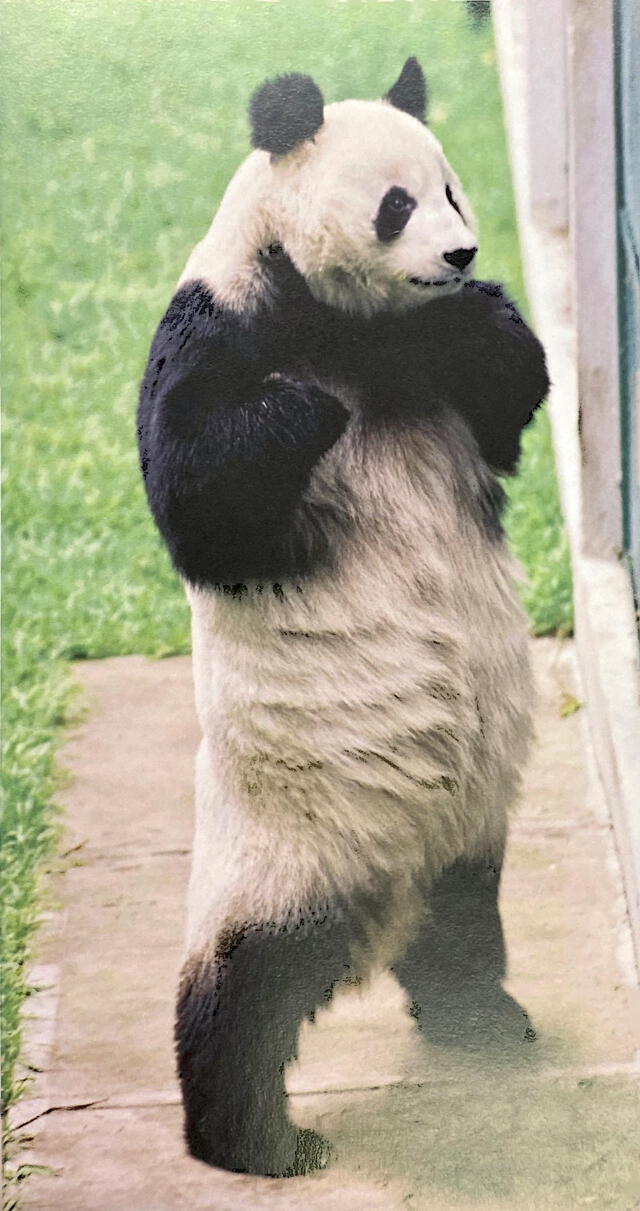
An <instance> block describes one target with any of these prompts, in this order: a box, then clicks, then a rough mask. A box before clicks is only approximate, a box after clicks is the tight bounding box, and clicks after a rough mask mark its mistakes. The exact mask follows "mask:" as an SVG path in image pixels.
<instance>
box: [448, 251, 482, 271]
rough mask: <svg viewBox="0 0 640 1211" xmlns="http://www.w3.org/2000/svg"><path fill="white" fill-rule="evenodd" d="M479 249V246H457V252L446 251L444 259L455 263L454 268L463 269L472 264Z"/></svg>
mask: <svg viewBox="0 0 640 1211" xmlns="http://www.w3.org/2000/svg"><path fill="white" fill-rule="evenodd" d="M477 251H478V249H477V248H456V249H455V252H445V253H444V259H445V261H446V262H447V264H448V265H453V267H454V269H459V270H460V271H462V270H463V269H466V268H467V265H470V264H471V262H472V260H473V258H474V256H475V255H476V252H477Z"/></svg>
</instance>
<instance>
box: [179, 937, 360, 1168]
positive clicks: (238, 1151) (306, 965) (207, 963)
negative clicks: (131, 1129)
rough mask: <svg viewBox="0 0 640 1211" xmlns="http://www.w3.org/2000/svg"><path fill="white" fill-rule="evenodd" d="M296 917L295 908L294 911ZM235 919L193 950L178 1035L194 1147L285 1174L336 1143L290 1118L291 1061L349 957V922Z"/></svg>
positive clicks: (312, 1163) (209, 1158)
mask: <svg viewBox="0 0 640 1211" xmlns="http://www.w3.org/2000/svg"><path fill="white" fill-rule="evenodd" d="M290 920H291V918H290ZM296 920H299V921H300V923H299V924H297V925H296V926H295V927H294V926H293V925H291V924H287V925H286V926H282V927H278V926H277V925H274V924H273V923H272V922H270V923H265V924H262V925H259V924H254V925H247V924H243V925H238V926H236V927H234V926H231V927H227V928H226V929H225V930H224V931H223V933H222V934H220V935H219V936H218V941H217V943H216V945H215V947H214V948H213V949H212V951H211V953H199V954H195V953H194V954H192V955H191V956H190V957H189V958H188V959H187V962H186V963H185V965H184V968H183V973H182V979H181V984H180V990H179V996H178V1007H177V1022H176V1045H177V1056H178V1070H179V1076H180V1081H181V1086H182V1095H183V1103H184V1111H185V1133H186V1139H187V1145H188V1147H189V1151H190V1152H191V1153H192V1155H193V1156H195V1157H197V1158H198V1159H200V1160H202V1161H205V1162H206V1163H207V1164H210V1165H216V1166H220V1167H221V1168H224V1169H230V1170H233V1171H235V1172H241V1173H257V1174H264V1175H268V1176H285V1175H293V1174H296V1173H301V1172H306V1171H308V1170H311V1169H314V1168H318V1167H320V1166H321V1165H322V1164H323V1163H326V1154H327V1151H328V1150H327V1147H326V1145H324V1141H323V1140H322V1139H321V1138H320V1137H319V1136H316V1135H315V1133H314V1132H312V1131H299V1130H297V1129H296V1128H295V1127H294V1126H293V1124H291V1123H290V1122H289V1120H288V1118H287V1113H286V1093H285V1087H284V1070H285V1066H286V1064H287V1063H288V1062H289V1061H290V1060H291V1059H292V1058H294V1056H295V1053H296V1047H297V1036H298V1029H299V1027H300V1025H301V1023H302V1021H303V1020H304V1019H305V1018H307V1017H311V1016H313V1013H314V1012H315V1010H316V1009H317V1008H318V1007H319V1006H320V1005H321V1004H322V1003H323V1001H326V1000H327V999H328V998H329V997H330V995H331V990H332V988H333V985H334V984H335V983H336V982H337V981H338V980H339V979H340V978H341V977H342V976H344V975H345V974H346V972H347V968H348V966H349V962H350V960H349V944H348V942H349V939H348V931H347V929H346V926H345V924H344V922H342V921H341V920H340V919H332V918H331V916H329V915H326V916H325V917H324V919H320V920H318V918H317V916H316V920H315V921H314V922H313V923H308V922H306V921H303V920H302V914H300V916H299V917H298V916H296Z"/></svg>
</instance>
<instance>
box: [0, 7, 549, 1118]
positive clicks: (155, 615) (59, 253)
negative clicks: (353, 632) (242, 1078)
mask: <svg viewBox="0 0 640 1211" xmlns="http://www.w3.org/2000/svg"><path fill="white" fill-rule="evenodd" d="M3 32H4V39H3V57H4V63H3V80H4V83H3V90H4V118H5V155H4V183H3V198H4V236H5V254H4V256H5V263H4V305H3V309H4V346H5V350H6V353H5V361H4V376H3V388H4V400H5V461H6V466H7V468H8V472H7V479H6V511H5V533H6V539H5V616H4V649H5V650H4V657H5V666H4V667H5V674H4V676H5V737H6V755H5V777H6V789H5V795H6V799H5V822H4V875H3V881H4V892H5V904H4V947H5V957H4V961H5V974H4V987H5V999H4V1022H3V1033H4V1045H5V1064H6V1072H5V1084H4V1090H5V1099H6V1101H7V1103H8V1104H10V1103H11V1102H12V1101H13V1100H15V1098H16V1096H17V1095H18V1093H19V1082H16V1080H15V1078H14V1073H15V1061H16V1058H17V1056H18V1054H19V1045H20V1027H19V1015H20V1006H21V1003H22V1000H23V997H24V996H25V994H26V992H27V988H26V985H25V977H24V972H25V961H26V959H27V958H28V953H29V944H30V939H31V936H32V933H33V930H34V927H35V923H36V919H37V896H36V878H37V871H38V869H39V867H40V866H41V863H42V861H43V860H45V859H46V856H47V855H48V854H50V853H51V852H52V848H53V845H54V838H55V814H54V812H53V810H52V807H51V803H52V797H53V796H54V795H55V785H56V774H55V766H54V753H55V746H56V744H57V742H58V740H59V737H60V726H61V724H62V723H63V722H64V720H65V716H66V713H67V711H68V704H69V680H68V674H67V671H66V668H67V664H66V662H68V661H69V660H70V659H82V658H89V657H97V656H107V655H113V654H122V653H127V652H144V653H148V654H150V655H163V654H168V653H174V652H185V651H187V649H188V644H189V637H188V618H187V610H186V606H185V603H184V600H183V595H182V591H181V589H180V587H179V585H178V583H177V580H176V578H175V576H174V575H173V573H172V572H171V569H170V567H169V563H168V559H167V557H166V555H165V553H164V550H163V549H162V547H161V546H160V542H159V540H158V538H157V536H156V534H155V532H154V529H153V527H152V525H151V522H150V519H149V517H148V515H147V509H146V505H145V501H144V496H143V491H142V486H141V482H140V477H139V474H138V469H137V461H136V453H135V442H134V435H135V428H134V411H135V404H136V390H137V384H138V382H139V379H140V377H141V373H142V370H143V367H144V362H145V357H146V353H147V349H148V345H149V341H150V338H151V335H152V333H153V330H154V328H155V325H156V323H157V321H158V320H159V318H160V316H161V314H162V312H163V310H164V308H165V306H166V304H167V302H168V300H169V297H170V295H171V292H172V286H173V283H174V281H175V279H176V277H177V276H178V274H179V272H180V271H181V269H182V266H183V263H184V261H185V259H186V256H187V253H188V252H189V250H190V249H191V247H192V245H193V244H194V243H195V241H196V240H197V239H198V238H199V237H200V236H201V235H202V233H203V232H204V230H205V228H206V227H207V226H208V223H209V221H210V218H211V215H212V213H213V210H214V209H215V206H216V204H217V200H218V199H219V197H220V194H221V192H222V190H223V188H224V186H225V184H226V182H227V181H228V179H229V177H230V176H231V174H232V172H233V171H234V169H235V167H236V166H237V164H238V163H239V162H240V160H241V159H242V158H243V156H244V155H245V153H246V150H247V143H248V139H247V123H246V117H245V114H246V105H247V99H248V97H249V95H250V93H251V91H252V90H253V88H254V87H255V86H256V85H257V84H258V83H259V82H260V81H262V79H263V78H264V77H265V76H267V75H270V74H274V73H275V72H278V71H286V70H294V69H298V70H305V71H308V72H310V73H311V74H313V75H314V76H315V78H316V79H317V82H318V83H319V85H320V87H321V88H322V90H323V92H324V94H325V96H326V97H327V98H328V99H339V98H341V97H345V96H352V95H353V96H363V97H375V96H377V95H380V94H381V93H382V92H384V91H385V90H386V89H387V88H388V87H389V86H390V85H391V84H392V83H393V81H394V79H395V78H396V76H397V74H398V72H399V70H400V67H401V66H402V64H403V62H404V59H405V58H406V57H407V56H408V55H409V54H417V55H418V56H419V57H420V59H421V60H422V62H423V64H424V66H425V68H426V71H427V74H428V77H429V82H430V87H431V96H432V98H433V100H432V106H431V122H432V126H433V128H434V130H435V131H436V133H437V134H438V135H439V137H441V138H442V140H443V142H444V145H445V149H446V151H447V154H448V156H449V158H450V159H451V161H452V163H453V165H454V166H455V167H456V168H457V169H458V170H459V171H460V174H461V176H462V178H463V180H464V182H465V185H466V188H467V192H468V193H469V195H470V197H471V199H472V201H473V203H474V205H475V207H476V210H477V213H478V216H479V220H480V237H481V238H480V245H481V258H480V266H479V276H487V277H489V276H490V277H494V278H498V279H500V280H503V281H505V282H506V283H507V285H508V287H509V288H510V289H511V291H512V292H513V293H514V294H515V295H516V297H517V298H518V299H519V300H520V302H522V301H523V298H522V281H521V276H520V267H519V261H518V249H517V241H516V234H515V224H514V213H513V204H512V196H511V188H510V182H509V172H508V167H507V162H506V155H505V145H504V137H503V132H502V124H501V109H500V98H499V90H498V82H497V76H496V68H495V55H494V50H493V44H492V39H491V32H490V30H489V29H482V30H475V29H472V28H471V27H470V26H469V25H468V23H467V21H466V15H465V8H464V5H463V4H461V3H456V2H454V0H413V3H409V2H408V0H393V2H390V3H380V2H378V0H342V2H341V0H272V2H265V0H217V2H214V0H153V2H151V0H57V2H56V0H5V5H4V31H3ZM510 493H511V498H512V506H511V510H510V530H511V535H512V538H513V542H514V546H515V548H516V551H517V553H518V554H519V556H520V558H521V559H522V561H523V563H524V565H525V567H526V570H527V572H528V576H529V584H528V586H527V587H526V588H525V589H524V597H525V602H526V605H527V608H528V610H529V613H530V617H531V623H532V627H533V629H534V630H536V631H538V632H548V631H553V630H555V629H558V628H563V629H566V628H568V627H569V625H570V608H571V607H570V580H569V571H568V560H567V551H566V544H565V540H564V537H563V532H562V525H561V519H560V512H559V506H558V496H557V491H556V486H555V477H554V470H553V459H552V453H551V444H550V436H549V427H548V422H547V419H546V417H541V418H540V420H539V421H538V422H537V423H536V425H535V427H534V428H532V430H531V431H530V432H529V433H528V435H527V438H526V442H525V455H524V459H523V463H522V473H521V476H520V478H519V480H517V481H515V482H514V484H513V485H512V486H511V488H510ZM132 722H133V721H132Z"/></svg>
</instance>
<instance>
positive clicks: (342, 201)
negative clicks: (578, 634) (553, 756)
mask: <svg viewBox="0 0 640 1211" xmlns="http://www.w3.org/2000/svg"><path fill="white" fill-rule="evenodd" d="M425 99H426V89H425V83H424V77H423V75H422V71H421V69H420V67H419V65H418V64H417V63H416V61H415V60H409V61H408V63H407V64H406V65H405V68H404V69H403V72H402V74H401V76H400V78H399V80H398V81H397V82H396V84H395V85H394V87H393V88H392V89H391V90H390V92H389V93H388V94H387V96H386V97H385V98H384V99H383V100H381V101H375V102H368V101H344V102H341V103H339V104H335V105H329V106H327V107H325V108H323V104H322V98H321V96H320V93H319V90H318V89H317V86H316V85H315V84H314V83H313V81H311V80H309V79H308V78H307V77H304V76H286V77H281V78H280V79H279V80H276V81H272V82H270V83H269V84H267V85H265V86H264V87H263V89H262V90H259V92H258V93H257V94H256V96H255V97H254V99H253V102H252V111H251V112H252V123H253V134H254V143H255V144H256V150H254V152H253V153H252V154H251V155H250V156H249V157H248V159H247V160H246V161H245V163H244V164H243V165H242V166H241V168H240V169H239V170H238V172H237V174H236V176H235V177H234V179H233V180H232V182H231V184H230V186H229V188H228V190H227V193H226V194H225V197H224V198H223V201H222V203H221V206H220V209H219V211H218V213H217V215H216V217H215V220H214V222H213V225H212V227H211V229H210V231H209V233H208V235H207V236H206V237H205V239H204V240H203V241H202V243H201V244H200V245H198V247H197V248H196V249H195V251H194V253H193V255H192V257H191V258H190V260H189V263H188V265H187V268H186V270H185V273H184V274H183V277H182V279H181V282H180V284H179V289H178V292H177V294H176V295H175V297H174V299H173V302H172V303H171V306H170V307H169V310H168V312H167V314H166V315H165V317H164V319H163V320H162V323H161V325H160V328H159V330H158V333H157V334H156V337H155V340H154V343H153V347H152V350H151V355H150V359H149V365H148V369H147V373H146V377H145V380H144V383H143V387H142V394H141V402H140V411H139V437H140V451H141V460H142V467H143V472H144V476H145V483H146V488H147V493H148V497H149V503H150V506H151V509H152V512H153V515H154V517H155V519H156V522H157V524H158V526H159V528H160V531H161V533H162V535H163V537H164V539H165V541H166V542H167V545H168V547H169V551H170V553H171V556H172V558H173V561H174V563H175V566H176V568H177V569H178V571H179V572H180V573H181V575H182V576H183V577H184V579H185V581H186V585H187V592H188V595H189V599H190V602H191V607H192V614H193V648H194V672H195V681H196V698H197V707H198V713H199V718H200V722H201V725H202V732H203V740H202V745H201V748H200V752H199V756H198V761H197V775H196V802H197V823H196V836H195V847H194V856H193V871H192V877H191V883H190V892H189V923H188V940H187V957H186V962H185V965H184V970H183V975H182V982H181V988H180V994H179V1003H178V1017H177V1026H176V1040H177V1051H178V1064H179V1071H180V1078H181V1082H182V1089H183V1097H184V1106H185V1116H186V1134H187V1141H188V1145H189V1148H190V1150H191V1151H192V1153H193V1154H194V1155H195V1156H198V1157H200V1158H201V1159H202V1160H205V1161H207V1162H209V1163H210V1164H213V1165H221V1166H224V1167H226V1168H229V1169H235V1170H240V1171H247V1172H256V1173H265V1174H285V1173H295V1172H300V1171H301V1170H303V1169H304V1168H306V1167H309V1166H311V1165H313V1164H318V1163H320V1162H321V1145H320V1143H319V1141H318V1140H317V1139H314V1138H313V1137H312V1135H311V1134H310V1133H299V1132H297V1130H296V1129H295V1128H294V1126H293V1125H292V1124H291V1123H290V1122H289V1120H288V1118H287V1115H286V1101H285V1093H284V1069H285V1065H286V1063H287V1062H288V1060H289V1059H290V1058H291V1057H292V1056H293V1055H294V1054H295V1050H296V1039H297V1033H298V1028H299V1025H300V1023H301V1021H302V1020H303V1019H304V1018H305V1017H309V1016H311V1015H313V1012H314V1010H315V1009H316V1008H317V1007H318V1006H319V1005H320V1004H321V1003H322V1002H323V1001H324V1000H325V999H326V998H327V997H328V996H329V995H330V993H331V990H332V989H333V987H334V986H335V985H336V984H337V983H339V982H340V981H341V980H344V979H345V978H346V979H349V980H353V979H354V978H361V977H363V976H366V975H367V973H369V972H370V971H372V970H373V969H374V968H375V967H380V966H384V965H393V967H394V970H395V971H396V973H397V975H398V977H399V978H400V980H401V981H402V982H403V984H404V985H405V987H406V988H407V990H408V993H409V996H410V999H411V1002H412V1011H413V1012H414V1014H415V1016H416V1018H417V1020H418V1022H419V1025H420V1027H421V1029H423V1030H424V1031H425V1032H426V1034H427V1035H428V1036H429V1037H431V1038H432V1039H434V1040H437V1041H440V1042H449V1043H453V1044H462V1043H466V1042H469V1041H472V1042H473V1041H478V1040H483V1041H486V1042H491V1041H496V1040H502V1039H506V1038H507V1037H508V1036H509V1034H510V1033H514V1034H515V1037H516V1039H523V1038H524V1037H525V1034H526V1033H527V1031H528V1030H530V1028H529V1027H528V1025H527V1018H526V1015H525V1014H524V1011H523V1010H521V1009H520V1007H519V1006H517V1004H516V1003H515V1002H514V1001H513V1000H512V999H511V998H510V997H509V996H508V995H507V994H506V993H505V992H504V991H503V989H502V986H501V981H502V978H503V976H504V971H505V955H504V945H503V940H502V931H501V925H500V917H499V912H498V906H497V897H498V887H499V880H500V868H501V863H502V855H503V851H504V844H505V837H506V830H507V814H508V810H509V808H510V807H511V806H512V804H513V802H514V799H515V796H516V792H517V789H518V782H519V771H520V768H521V766H522V764H523V762H524V760H525V757H526V753H527V745H528V741H529V733H530V707H531V698H532V690H531V678H530V671H529V664H528V657H527V636H526V626H525V622H524V618H523V614H522V610H521V608H520V605H519V603H518V598H517V595H516V591H515V588H514V580H515V576H516V571H515V568H514V566H513V564H512V561H511V558H510V556H509V554H508V552H507V550H506V548H505V544H504V541H503V535H502V528H501V522H500V511H501V506H502V500H503V493H502V489H501V487H500V485H499V483H498V481H497V479H496V472H509V471H512V470H514V468H515V465H516V462H517V458H518V453H519V438H520V432H521V429H522V428H523V426H524V425H525V424H526V423H527V422H528V421H529V419H530V418H531V416H532V414H533V411H534V410H535V408H536V406H537V405H538V404H539V403H540V401H541V400H542V398H543V397H544V395H545V393H546V389H547V385H548V384H547V377H546V370H545V364H544V355H543V352H542V349H541V347H540V345H539V343H538V342H537V340H536V339H535V337H534V336H533V335H532V333H531V332H530V331H529V329H528V328H527V327H526V325H525V324H524V322H523V320H522V319H521V318H520V316H519V315H518V312H517V311H516V309H515V307H514V306H513V304H512V303H510V302H509V300H508V299H506V298H505V296H504V295H503V293H502V291H501V289H500V287H498V286H494V285H491V284H486V283H479V282H476V281H473V280H471V279H470V278H469V276H468V274H469V271H470V269H471V266H472V261H473V256H474V254H475V250H476V236H475V233H474V228H473V218H472V215H471V212H470V209H469V204H468V202H467V200H466V198H465V197H464V194H463V191H462V188H461V186H460V182H459V181H458V179H457V177H456V176H455V175H454V173H453V172H452V170H451V168H450V167H449V165H448V163H447V161H446V160H445V158H444V155H443V153H442V149H441V147H440V145H439V143H438V142H437V140H436V139H435V138H434V136H433V135H432V134H431V132H430V131H429V130H428V128H427V127H426V125H425V124H424V106H425Z"/></svg>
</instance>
